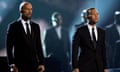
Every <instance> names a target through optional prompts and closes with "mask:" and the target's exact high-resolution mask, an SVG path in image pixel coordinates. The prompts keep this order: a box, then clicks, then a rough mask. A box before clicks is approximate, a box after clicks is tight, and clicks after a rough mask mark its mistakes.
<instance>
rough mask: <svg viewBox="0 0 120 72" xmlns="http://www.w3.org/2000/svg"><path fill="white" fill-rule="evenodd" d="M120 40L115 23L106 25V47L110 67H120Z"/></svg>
mask: <svg viewBox="0 0 120 72" xmlns="http://www.w3.org/2000/svg"><path fill="white" fill-rule="evenodd" d="M118 40H120V36H119V33H118V31H117V28H116V25H115V24H110V25H108V26H107V27H106V48H107V58H108V66H109V67H110V68H113V67H114V68H116V67H118V68H119V67H120V53H119V51H120V42H118Z"/></svg>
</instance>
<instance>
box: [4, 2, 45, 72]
mask: <svg viewBox="0 0 120 72" xmlns="http://www.w3.org/2000/svg"><path fill="white" fill-rule="evenodd" d="M31 15H32V5H31V3H29V2H22V3H21V4H20V19H19V20H17V21H15V22H13V23H11V24H10V26H9V29H8V32H7V41H6V46H7V55H8V63H9V65H10V70H11V71H14V72H43V71H44V70H45V69H44V57H43V50H42V45H41V38H40V29H39V26H38V24H36V23H34V22H33V21H31V20H30V19H31Z"/></svg>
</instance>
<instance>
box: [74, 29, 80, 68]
mask: <svg viewBox="0 0 120 72" xmlns="http://www.w3.org/2000/svg"><path fill="white" fill-rule="evenodd" d="M79 42H80V34H79V30H77V31H76V33H75V35H74V37H73V43H72V66H73V69H75V68H78V50H79V49H78V48H79Z"/></svg>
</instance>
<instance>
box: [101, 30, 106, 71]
mask: <svg viewBox="0 0 120 72" xmlns="http://www.w3.org/2000/svg"><path fill="white" fill-rule="evenodd" d="M102 41H103V42H102V43H103V44H102V52H103V64H104V69H106V68H107V60H106V57H107V56H106V46H105V31H103V40H102Z"/></svg>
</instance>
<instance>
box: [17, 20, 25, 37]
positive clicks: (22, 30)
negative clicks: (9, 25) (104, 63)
mask: <svg viewBox="0 0 120 72" xmlns="http://www.w3.org/2000/svg"><path fill="white" fill-rule="evenodd" d="M18 24H19V26H18V28H20V31H21V32H22V35H25V36H26V33H25V30H24V27H23V26H22V23H21V20H19V21H18Z"/></svg>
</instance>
